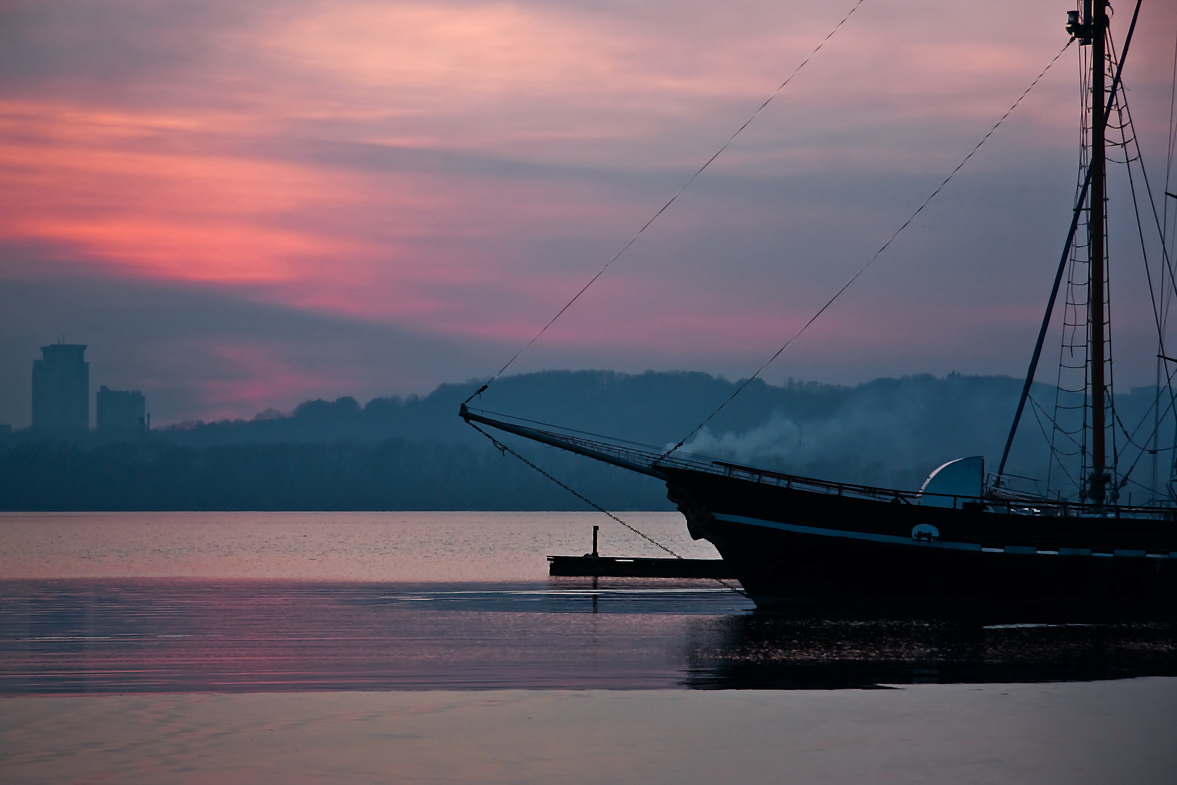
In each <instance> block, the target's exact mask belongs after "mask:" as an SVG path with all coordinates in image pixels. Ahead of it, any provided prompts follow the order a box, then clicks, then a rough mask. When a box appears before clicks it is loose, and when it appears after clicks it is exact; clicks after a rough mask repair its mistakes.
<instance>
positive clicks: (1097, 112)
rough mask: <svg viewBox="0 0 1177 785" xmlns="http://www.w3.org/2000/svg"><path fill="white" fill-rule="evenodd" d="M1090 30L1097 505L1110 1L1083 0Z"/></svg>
mask: <svg viewBox="0 0 1177 785" xmlns="http://www.w3.org/2000/svg"><path fill="white" fill-rule="evenodd" d="M1085 3H1086V6H1087V7H1086V12H1087V24H1088V29H1089V30H1090V31H1091V33H1090V35H1091V164H1090V165H1091V201H1090V205H1091V215H1090V221H1089V223H1088V228H1087V231H1088V233H1089V243H1090V244H1089V248H1090V254H1091V258H1090V269H1091V282H1090V289H1089V296H1088V300H1089V306H1090V311H1089V313H1088V322H1089V324H1090V325H1091V326H1090V333H1091V337H1090V341H1091V350H1090V354H1091V479H1090V482H1089V483H1088V486H1089V495H1090V497H1091V500H1092V501H1093V502H1094V503H1096V504H1103V502H1104V499H1105V497H1106V495H1107V481H1108V474H1107V469H1106V461H1107V446H1106V435H1107V423H1106V421H1105V418H1106V413H1107V401H1106V399H1105V397H1106V390H1107V382H1106V380H1105V378H1104V371H1105V367H1106V357H1105V343H1104V342H1105V340H1106V337H1105V336H1106V330H1105V327H1106V321H1107V316H1106V307H1105V303H1104V291H1105V288H1106V287H1105V281H1106V278H1107V271H1106V267H1105V261H1106V260H1105V257H1106V251H1105V248H1104V225H1105V214H1104V206H1105V199H1106V185H1105V183H1106V169H1107V161H1106V155H1105V131H1106V126H1105V118H1104V105H1105V103H1106V102H1107V99H1106V96H1105V88H1104V72H1105V65H1106V63H1105V61H1106V51H1105V41H1106V39H1107V27H1108V17H1107V13H1106V5H1107V0H1085Z"/></svg>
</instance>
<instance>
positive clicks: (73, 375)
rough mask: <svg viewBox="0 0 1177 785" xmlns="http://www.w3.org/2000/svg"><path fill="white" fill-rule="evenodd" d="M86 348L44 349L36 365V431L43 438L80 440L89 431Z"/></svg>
mask: <svg viewBox="0 0 1177 785" xmlns="http://www.w3.org/2000/svg"><path fill="white" fill-rule="evenodd" d="M85 353H86V345H85V344H77V343H56V344H52V345H50V346H42V347H41V359H40V360H34V361H33V431H34V432H36V433H38V434H41V435H44V436H59V437H60V436H67V437H73V436H81V435H84V434H85V433H87V432H88V431H89V430H90V363H88V362H86V359H85Z"/></svg>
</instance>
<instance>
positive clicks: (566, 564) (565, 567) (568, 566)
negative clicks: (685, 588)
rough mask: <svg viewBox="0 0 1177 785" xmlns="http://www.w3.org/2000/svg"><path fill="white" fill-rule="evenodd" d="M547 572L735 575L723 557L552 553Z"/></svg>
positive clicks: (585, 575)
mask: <svg viewBox="0 0 1177 785" xmlns="http://www.w3.org/2000/svg"><path fill="white" fill-rule="evenodd" d="M548 575H554V576H564V577H578V578H734V577H735V575H733V574H732V571H731V570H730V569H729V568H728V566H727V565H726V564H724V563H723V560H722V559H653V558H650V559H644V558H624V557H619V556H593V555H592V554H586V555H584V556H549V557H548Z"/></svg>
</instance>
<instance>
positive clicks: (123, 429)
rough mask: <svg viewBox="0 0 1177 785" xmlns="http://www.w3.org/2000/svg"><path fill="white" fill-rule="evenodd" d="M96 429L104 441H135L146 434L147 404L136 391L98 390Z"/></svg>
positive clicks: (104, 386) (101, 388) (102, 388)
mask: <svg viewBox="0 0 1177 785" xmlns="http://www.w3.org/2000/svg"><path fill="white" fill-rule="evenodd" d="M96 397H97V406H96V408H95V411H96V412H97V423H96V424H97V428H96V431H97V433H98V435H99V436H101V437H103V438H105V439H120V440H127V441H131V440H135V439H141V438H143V434H145V433H146V432H147V403H146V401H145V400H144V398H143V393H141V392H139V391H138V390H112V389H110V388H109V387H107V386H106V385H105V384H104V385H102V386H101V387H99V388H98V394H97V396H96Z"/></svg>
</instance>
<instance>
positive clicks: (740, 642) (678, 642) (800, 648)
mask: <svg viewBox="0 0 1177 785" xmlns="http://www.w3.org/2000/svg"><path fill="white" fill-rule="evenodd" d="M0 597H2V598H3V602H2V605H0V693H3V694H9V695H12V694H37V693H72V694H78V693H90V692H99V693H102V692H132V693H134V692H138V693H144V692H148V693H149V692H262V691H294V690H299V691H306V690H413V689H498V688H517V689H536V688H552V689H590V688H593V689H662V688H683V687H686V688H698V689H717V688H735V689H741V688H759V689H796V688H807V689H808V688H840V687H866V686H874V685H882V684H910V683H918V682H1008V681H1060V680H1092V679H1112V678H1123V677H1129V676H1146V675H1154V676H1155V675H1177V631H1175V629H1174V626H1173V625H1171V624H1151V625H1150V624H1132V625H1096V626H1078V625H1074V626H1037V627H1036V626H983V625H978V624H974V625H964V624H957V625H953V624H945V623H925V622H913V621H904V622H888V621H872V622H849V621H838V622H834V621H822V620H805V619H788V618H782V617H773V616H765V615H761V614H757V613H753V612H751V611H750V605H749V603H748V602H747V601H746V600H744V599H742V598H741V597H739V596H738V595H735V594H733V593H731V592H730V591H727V590H724V589H722V588H716V587H715V585H714V584H710V583H708V582H702V581H683V582H674V581H625V580H609V581H605V580H602V581H600V582H598V583H597V584H596V585H595V586H594V585H593V583H592V582H590V581H587V580H586V581H576V580H567V581H551V582H544V583H539V582H535V583H468V584H459V583H447V584H408V583H396V584H391V583H384V584H381V583H305V582H289V581H272V582H259V581H236V582H210V581H185V580H61V581H0Z"/></svg>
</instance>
